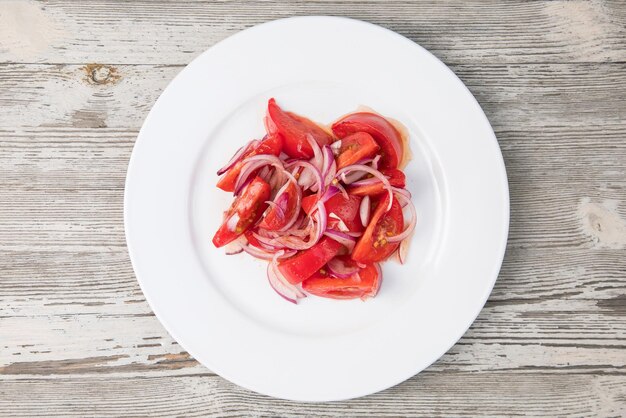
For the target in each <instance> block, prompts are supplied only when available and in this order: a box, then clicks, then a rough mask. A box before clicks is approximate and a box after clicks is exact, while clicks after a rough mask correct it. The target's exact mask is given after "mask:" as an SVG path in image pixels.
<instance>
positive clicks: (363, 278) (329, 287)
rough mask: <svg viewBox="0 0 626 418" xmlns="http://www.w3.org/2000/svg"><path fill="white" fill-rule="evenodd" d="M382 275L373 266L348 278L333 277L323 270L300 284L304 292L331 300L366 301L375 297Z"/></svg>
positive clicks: (368, 265) (368, 266) (369, 265)
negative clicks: (358, 299)
mask: <svg viewBox="0 0 626 418" xmlns="http://www.w3.org/2000/svg"><path fill="white" fill-rule="evenodd" d="M381 281H382V275H381V274H380V271H379V269H378V268H377V267H376V265H374V264H367V265H366V266H365V267H364V268H362V269H360V270H359V272H358V273H355V274H353V275H351V276H349V277H348V278H343V279H342V278H338V277H333V276H332V275H330V274H329V272H328V271H327V270H326V269H323V270H321V271H319V272H317V273H315V274H314V275H312V276H311V277H309V278H308V279H306V280H305V281H303V282H302V289H304V290H305V291H307V292H309V293H311V294H313V295H316V296H320V297H323V298H331V299H356V298H361V299H368V298H371V297H374V296H376V294H377V293H378V290H379V289H380V283H381Z"/></svg>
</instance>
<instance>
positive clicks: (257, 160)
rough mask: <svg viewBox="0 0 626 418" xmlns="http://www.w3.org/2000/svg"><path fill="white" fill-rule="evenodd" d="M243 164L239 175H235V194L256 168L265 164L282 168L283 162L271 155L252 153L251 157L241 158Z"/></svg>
mask: <svg viewBox="0 0 626 418" xmlns="http://www.w3.org/2000/svg"><path fill="white" fill-rule="evenodd" d="M243 162H244V165H243V167H242V169H241V172H240V173H239V177H237V182H236V183H235V194H236V195H237V194H239V192H240V191H241V189H242V188H243V185H244V184H245V182H246V180H247V179H248V177H250V175H251V174H252V173H253V172H254V171H256V170H257V169H258V168H261V167H263V166H265V165H273V166H274V167H277V168H280V169H282V168H283V163H282V161H280V160H279V159H278V158H276V157H275V156H273V155H265V154H262V155H254V156H252V157H248V158H246V159H245V160H243Z"/></svg>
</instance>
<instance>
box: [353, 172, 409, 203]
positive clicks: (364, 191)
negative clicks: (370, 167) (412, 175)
mask: <svg viewBox="0 0 626 418" xmlns="http://www.w3.org/2000/svg"><path fill="white" fill-rule="evenodd" d="M380 172H381V173H383V175H384V176H385V177H387V178H388V179H389V183H390V184H391V185H392V186H393V187H399V188H401V189H404V188H405V187H406V176H405V175H404V173H403V172H402V171H400V170H398V169H397V168H386V169H383V170H380ZM348 191H349V192H350V194H353V195H356V196H375V195H379V194H381V193H383V192H385V191H386V190H385V188H384V187H383V183H382V182H381V181H375V182H372V184H367V185H363V186H354V187H350V188H349V189H348Z"/></svg>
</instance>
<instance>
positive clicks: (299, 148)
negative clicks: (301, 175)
mask: <svg viewBox="0 0 626 418" xmlns="http://www.w3.org/2000/svg"><path fill="white" fill-rule="evenodd" d="M267 117H268V119H269V120H268V122H269V123H270V124H273V127H272V129H273V128H275V129H276V131H277V132H279V133H280V134H282V136H283V137H284V139H285V143H284V145H283V151H284V152H285V154H287V155H288V156H290V157H291V158H300V159H302V158H306V159H308V158H311V157H313V150H312V149H311V146H310V145H309V142H308V141H307V140H306V135H307V134H311V135H312V136H313V138H314V139H315V141H316V142H317V143H318V144H319V145H320V146H324V145H328V144H330V143H331V142H333V138H332V136H331V135H330V134H329V133H328V132H326V131H325V130H324V129H322V128H321V127H319V126H318V125H317V124H316V123H315V122H313V121H311V120H309V119H307V118H305V117H302V116H300V115H296V114H295V113H291V112H285V111H284V110H282V109H281V108H280V107H279V106H278V105H277V104H276V100H274V98H271V99H270V100H269V102H268V103H267Z"/></svg>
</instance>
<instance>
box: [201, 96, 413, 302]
mask: <svg viewBox="0 0 626 418" xmlns="http://www.w3.org/2000/svg"><path fill="white" fill-rule="evenodd" d="M265 127H266V131H267V134H266V135H265V137H264V138H263V139H262V140H252V141H250V142H249V143H248V144H246V145H245V146H243V147H242V148H240V149H239V150H238V151H237V152H236V153H235V155H234V156H233V158H232V159H231V160H230V162H228V163H227V164H226V165H225V166H224V167H223V168H221V169H220V170H219V171H218V172H217V174H218V175H219V176H221V177H220V179H219V181H218V183H217V187H219V188H220V189H222V190H224V191H226V192H232V193H233V194H234V197H235V199H234V201H233V203H232V205H231V206H230V208H229V209H228V210H227V211H226V212H225V213H224V219H223V223H222V225H221V226H220V227H219V229H218V230H217V232H216V233H215V236H214V237H213V244H214V245H215V246H216V247H222V246H226V252H227V254H237V253H240V252H242V251H245V252H246V253H248V254H250V255H252V256H253V257H256V258H259V259H262V260H267V261H269V263H268V267H267V277H268V279H269V282H270V285H271V286H272V288H273V289H274V290H275V291H276V292H277V293H278V294H279V295H280V296H282V297H283V298H285V299H286V300H288V301H290V302H293V303H297V301H298V299H300V298H304V297H306V296H307V293H308V294H310V295H315V296H320V297H325V298H332V299H356V298H360V299H362V300H365V299H368V298H371V297H374V296H376V294H377V293H378V290H379V289H380V284H381V281H382V271H381V269H380V265H379V263H380V262H381V261H384V260H386V259H388V258H389V257H390V256H392V255H394V254H395V255H396V256H397V257H398V259H399V260H400V262H401V263H403V262H404V257H405V253H406V246H407V245H408V239H409V238H410V235H411V233H412V232H413V229H414V228H415V225H416V222H417V215H416V212H415V208H414V206H413V204H412V203H411V195H410V193H409V192H408V190H406V189H405V186H406V178H405V175H404V173H403V172H402V170H401V166H400V164H401V163H402V161H403V159H404V158H405V154H406V153H407V152H408V150H406V149H405V145H404V141H403V138H402V136H401V134H400V133H399V131H398V130H397V129H396V128H395V126H394V125H393V124H392V123H391V122H389V121H388V120H387V119H385V118H384V117H383V116H380V115H378V114H376V113H373V112H356V113H351V114H349V115H346V116H344V117H342V118H341V119H339V120H338V121H336V122H335V123H333V125H332V127H331V130H332V132H331V131H329V130H327V129H325V128H323V127H322V126H320V125H318V124H316V123H315V122H313V121H311V120H309V119H307V118H305V117H303V116H301V115H297V114H295V113H292V112H287V111H285V110H283V109H281V108H280V107H279V106H278V104H277V103H276V101H275V100H274V99H273V98H272V99H270V100H269V102H268V106H267V114H266V116H265ZM405 212H406V219H405Z"/></svg>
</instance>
